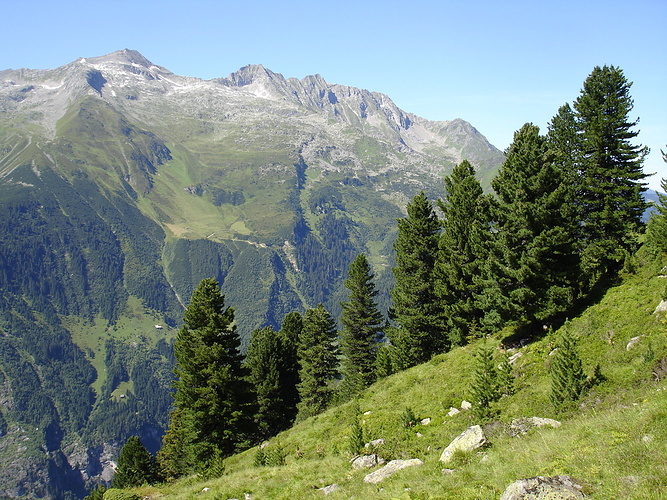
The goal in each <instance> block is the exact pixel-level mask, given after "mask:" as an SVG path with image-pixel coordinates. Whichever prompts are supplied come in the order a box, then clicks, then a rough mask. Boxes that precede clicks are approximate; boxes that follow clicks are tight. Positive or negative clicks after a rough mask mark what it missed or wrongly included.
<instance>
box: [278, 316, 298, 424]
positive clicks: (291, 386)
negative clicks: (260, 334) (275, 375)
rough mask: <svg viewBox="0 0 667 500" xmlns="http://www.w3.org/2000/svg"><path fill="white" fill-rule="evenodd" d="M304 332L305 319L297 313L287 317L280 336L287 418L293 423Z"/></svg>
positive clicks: (281, 327)
mask: <svg viewBox="0 0 667 500" xmlns="http://www.w3.org/2000/svg"><path fill="white" fill-rule="evenodd" d="M302 330H303V317H302V316H301V314H300V313H299V312H297V311H292V312H290V313H288V314H286V315H285V317H284V318H283V322H282V325H281V326H280V331H279V332H278V335H279V336H280V339H281V342H282V345H283V354H284V357H283V365H282V366H283V371H282V373H281V375H282V380H283V382H282V387H283V399H284V400H285V413H286V418H287V420H289V421H290V422H293V421H294V419H295V418H296V414H297V404H298V402H299V391H298V385H299V380H300V379H299V353H298V349H299V338H300V337H301V331H302Z"/></svg>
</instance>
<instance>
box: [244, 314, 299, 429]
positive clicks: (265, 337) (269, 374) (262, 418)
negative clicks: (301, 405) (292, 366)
mask: <svg viewBox="0 0 667 500" xmlns="http://www.w3.org/2000/svg"><path fill="white" fill-rule="evenodd" d="M287 358H288V353H287V349H286V346H285V345H284V342H283V339H282V338H281V336H280V334H278V333H276V332H274V331H273V329H272V328H270V327H265V328H262V329H259V330H255V331H254V332H253V334H252V337H251V339H250V343H249V345H248V352H247V354H246V359H245V366H246V367H247V369H248V372H249V381H250V383H251V384H252V386H253V388H254V391H255V394H256V396H257V413H256V415H255V422H256V426H257V431H256V432H257V435H258V436H257V437H258V438H259V439H260V440H264V439H267V438H269V437H271V436H275V435H276V434H278V432H280V431H282V430H285V429H287V428H288V427H289V426H290V424H291V423H292V420H293V417H294V413H295V408H290V407H289V406H288V405H289V404H290V403H289V402H287V401H286V394H287V393H288V392H290V391H289V389H288V388H287V387H285V379H286V374H285V370H286V364H288V363H289V359H287Z"/></svg>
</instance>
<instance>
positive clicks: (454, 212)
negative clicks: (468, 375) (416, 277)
mask: <svg viewBox="0 0 667 500" xmlns="http://www.w3.org/2000/svg"><path fill="white" fill-rule="evenodd" d="M445 189H446V195H445V198H444V199H443V200H438V206H439V207H440V210H441V211H442V214H443V217H442V233H441V234H440V240H439V248H438V252H439V253H438V259H437V261H436V268H435V269H436V278H437V281H436V292H437V296H438V299H439V300H440V301H441V304H442V307H443V313H444V318H446V321H447V335H448V339H449V343H450V344H452V345H462V344H463V343H465V342H466V341H467V340H468V337H469V335H470V333H471V331H473V330H475V329H476V328H478V327H479V326H480V325H481V324H482V323H483V317H484V314H485V312H484V310H482V308H481V304H480V303H479V296H480V294H481V291H482V286H483V284H482V280H480V275H481V267H482V266H483V265H484V262H485V261H486V258H487V256H488V246H489V243H488V242H489V239H490V223H491V202H490V200H489V198H488V197H487V196H485V195H484V194H483V191H482V186H481V185H480V183H479V181H478V180H477V179H476V178H475V170H474V169H473V167H472V165H471V164H470V163H469V162H468V161H467V160H464V161H463V162H461V163H460V164H459V165H457V166H456V167H454V170H453V171H452V174H451V175H450V176H447V177H445Z"/></svg>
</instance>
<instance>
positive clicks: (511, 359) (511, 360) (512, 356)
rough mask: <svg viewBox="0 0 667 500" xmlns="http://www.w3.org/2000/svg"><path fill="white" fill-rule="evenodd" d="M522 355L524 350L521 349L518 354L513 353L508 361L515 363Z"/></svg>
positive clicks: (511, 363)
mask: <svg viewBox="0 0 667 500" xmlns="http://www.w3.org/2000/svg"><path fill="white" fill-rule="evenodd" d="M521 356H523V352H522V351H519V352H517V353H516V354H512V355H511V356H510V358H509V359H508V360H507V362H508V363H509V364H510V365H513V364H514V363H515V362H516V360H517V359H519V358H520V357H521Z"/></svg>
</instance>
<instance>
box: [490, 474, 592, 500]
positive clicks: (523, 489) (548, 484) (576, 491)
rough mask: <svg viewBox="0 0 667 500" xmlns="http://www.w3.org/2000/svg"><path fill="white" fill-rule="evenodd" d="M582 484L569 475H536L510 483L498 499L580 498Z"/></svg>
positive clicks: (557, 499) (584, 496) (561, 499)
mask: <svg viewBox="0 0 667 500" xmlns="http://www.w3.org/2000/svg"><path fill="white" fill-rule="evenodd" d="M581 490H582V486H581V485H580V484H577V483H576V482H575V481H574V480H573V479H572V478H571V477H570V476H553V477H545V476H537V477H530V478H528V479H520V480H518V481H514V482H513V483H512V484H510V485H509V486H508V487H507V489H505V491H504V492H503V494H502V495H501V497H500V500H552V499H553V500H581V499H585V498H586V495H584V494H583V493H582V491H581Z"/></svg>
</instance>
